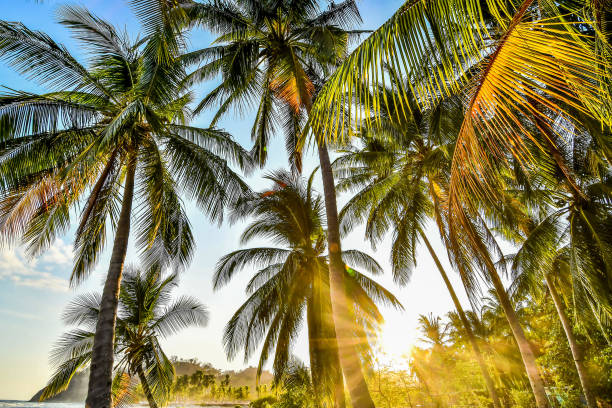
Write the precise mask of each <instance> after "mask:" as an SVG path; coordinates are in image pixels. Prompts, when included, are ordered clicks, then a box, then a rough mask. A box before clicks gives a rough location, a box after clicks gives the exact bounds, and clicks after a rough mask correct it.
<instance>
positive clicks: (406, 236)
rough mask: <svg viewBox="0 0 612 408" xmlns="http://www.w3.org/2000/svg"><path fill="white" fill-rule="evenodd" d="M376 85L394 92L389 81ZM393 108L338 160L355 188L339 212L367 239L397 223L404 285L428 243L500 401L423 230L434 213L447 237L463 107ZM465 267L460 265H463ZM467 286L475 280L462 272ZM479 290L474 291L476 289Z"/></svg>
mask: <svg viewBox="0 0 612 408" xmlns="http://www.w3.org/2000/svg"><path fill="white" fill-rule="evenodd" d="M378 92H380V93H385V94H387V97H388V98H392V89H391V88H382V89H379V90H378ZM391 114H392V110H390V111H387V110H385V109H382V110H381V115H380V116H381V117H379V118H377V119H376V120H377V121H378V122H379V123H380V126H377V127H375V128H373V129H368V128H367V127H365V126H364V127H363V128H362V129H361V135H360V138H359V140H358V145H359V146H355V147H354V148H352V149H348V150H345V151H344V153H343V154H342V155H341V156H340V157H339V158H338V159H337V160H336V161H335V162H334V170H335V172H336V176H337V178H338V180H339V181H338V186H337V188H338V190H339V191H355V192H356V193H355V195H354V196H353V197H352V198H351V199H350V200H349V201H348V202H347V204H346V205H345V207H344V208H343V209H342V210H341V212H340V218H341V230H342V231H343V232H345V233H346V232H349V231H351V230H352V229H353V228H354V227H355V226H356V225H357V224H358V223H360V222H364V223H365V225H366V228H365V235H366V238H368V240H369V241H370V242H371V243H372V245H373V246H376V244H377V243H379V242H380V241H381V240H382V238H383V237H384V236H385V235H386V234H387V233H388V232H389V231H390V230H391V231H393V234H392V244H391V254H390V255H391V256H390V262H391V265H392V268H393V275H394V278H395V280H396V282H398V283H399V284H402V285H405V284H407V283H408V281H409V278H410V275H411V273H412V270H413V268H414V266H415V265H416V259H417V256H416V251H417V247H418V244H419V243H420V242H423V243H424V244H425V247H426V248H427V250H428V251H429V254H430V255H431V257H432V259H433V260H434V262H435V264H436V267H437V269H438V271H439V273H440V275H441V277H442V279H443V281H444V283H445V285H446V288H447V290H448V292H449V294H450V296H451V299H452V300H453V304H454V306H455V309H456V310H457V313H458V316H459V318H460V320H461V322H462V324H463V326H464V330H465V333H466V336H467V338H468V339H469V342H470V345H471V347H472V349H473V350H474V353H475V356H476V360H477V361H478V364H479V366H480V370H481V372H482V374H483V378H484V380H485V384H486V386H487V389H488V391H489V395H490V397H491V400H492V402H493V404H494V406H496V407H500V406H501V404H500V401H499V398H498V396H497V392H496V390H495V386H494V383H493V381H492V379H491V377H490V375H489V371H488V368H487V365H486V363H485V361H484V359H483V357H482V353H481V351H480V347H479V345H478V342H477V341H476V337H475V336H474V335H473V333H472V328H471V325H470V322H469V320H468V318H467V317H466V315H465V313H464V311H463V307H462V306H461V303H460V302H459V298H458V297H457V294H456V292H455V289H454V288H453V286H452V284H451V282H450V280H449V278H448V275H447V273H446V271H445V269H444V267H443V266H442V263H441V262H440V259H439V257H438V255H437V254H436V252H435V251H434V249H433V247H432V245H431V243H430V241H429V238H428V237H427V235H426V234H425V232H424V231H425V228H426V223H427V222H428V221H429V220H433V221H434V222H435V225H436V226H437V227H438V230H439V233H440V236H441V238H442V241H443V242H447V241H448V227H447V224H446V220H445V209H444V205H445V204H444V203H445V200H446V189H447V187H448V171H449V163H450V160H449V157H450V154H452V149H453V143H454V139H455V135H456V133H457V132H458V126H459V125H458V124H459V123H461V120H462V112H461V106H460V103H459V100H458V99H457V98H448V99H446V100H444V101H441V102H440V103H439V105H438V106H436V107H435V108H432V109H431V110H427V111H423V112H421V111H420V110H419V108H418V106H416V104H415V103H414V102H413V103H412V115H411V117H410V119H409V120H405V121H398V122H395V121H393V120H391V118H390V115H391ZM459 266H461V265H459ZM463 277H464V278H465V279H466V281H467V284H468V285H469V286H473V285H474V284H473V283H472V282H471V281H470V277H469V276H466V275H465V274H463ZM472 297H475V295H472Z"/></svg>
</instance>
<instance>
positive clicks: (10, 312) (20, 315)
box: [0, 308, 41, 320]
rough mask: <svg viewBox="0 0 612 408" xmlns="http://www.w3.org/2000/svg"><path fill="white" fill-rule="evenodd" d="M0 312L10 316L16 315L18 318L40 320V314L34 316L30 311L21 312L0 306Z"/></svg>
mask: <svg viewBox="0 0 612 408" xmlns="http://www.w3.org/2000/svg"><path fill="white" fill-rule="evenodd" d="M0 314H3V315H7V316H12V317H18V318H20V319H29V320H41V317H40V316H36V315H34V314H32V313H23V312H18V311H16V310H10V309H3V308H0Z"/></svg>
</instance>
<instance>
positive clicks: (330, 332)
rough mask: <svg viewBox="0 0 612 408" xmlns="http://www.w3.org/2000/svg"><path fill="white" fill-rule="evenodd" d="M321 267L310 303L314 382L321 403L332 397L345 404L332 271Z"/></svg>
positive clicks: (335, 400) (308, 311)
mask: <svg viewBox="0 0 612 408" xmlns="http://www.w3.org/2000/svg"><path fill="white" fill-rule="evenodd" d="M317 269H319V271H317V272H315V274H316V275H315V278H314V280H313V293H312V296H310V297H309V298H308V301H307V305H306V307H307V316H306V319H307V321H308V351H309V353H310V372H311V377H312V383H313V385H314V389H315V392H316V394H317V398H316V400H317V406H320V405H321V403H322V402H323V401H329V398H330V397H331V399H332V400H333V404H334V405H333V406H334V407H337V408H344V407H345V406H346V401H345V397H344V379H343V378H342V369H341V368H340V361H339V358H338V342H337V340H336V331H335V329H334V324H333V320H332V319H331V299H330V293H329V273H328V271H327V270H325V274H323V273H321V271H320V268H317ZM322 275H325V276H322ZM325 277H327V279H325ZM324 405H326V404H324Z"/></svg>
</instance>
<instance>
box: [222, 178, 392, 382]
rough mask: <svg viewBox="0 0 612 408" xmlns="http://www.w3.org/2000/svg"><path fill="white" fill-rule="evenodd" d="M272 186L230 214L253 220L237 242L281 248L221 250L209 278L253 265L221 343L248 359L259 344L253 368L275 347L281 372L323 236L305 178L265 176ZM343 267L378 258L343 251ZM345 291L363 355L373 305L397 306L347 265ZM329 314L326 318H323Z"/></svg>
mask: <svg viewBox="0 0 612 408" xmlns="http://www.w3.org/2000/svg"><path fill="white" fill-rule="evenodd" d="M268 178H269V179H270V180H271V181H272V182H273V183H274V184H273V187H272V188H271V189H270V190H268V191H265V192H263V193H253V194H252V196H251V197H248V198H245V199H244V200H241V201H240V203H239V204H238V205H237V206H236V208H235V210H234V212H233V213H232V217H233V218H234V219H238V218H244V217H247V216H249V215H252V216H254V217H255V219H254V221H253V222H252V224H250V225H249V226H247V228H246V229H245V231H244V233H243V235H242V241H243V243H245V242H248V241H249V240H250V239H253V238H256V237H257V238H265V239H268V240H270V241H272V242H273V243H274V244H276V245H278V246H280V248H279V247H259V248H249V249H241V250H238V251H234V252H232V253H230V254H228V255H225V256H224V257H223V258H221V260H220V261H219V263H218V264H217V268H216V271H215V276H214V278H213V283H214V286H215V287H219V286H221V285H224V284H225V283H227V282H228V281H229V280H230V279H231V278H232V277H233V276H234V275H235V274H236V273H237V272H239V271H240V270H242V269H244V268H247V267H249V266H254V267H255V268H257V272H256V273H255V274H254V275H253V277H252V278H251V280H250V281H249V283H248V285H247V294H248V295H249V298H248V299H247V301H246V302H245V303H244V304H243V305H242V306H241V307H240V308H239V309H238V311H237V312H236V313H235V314H234V316H233V317H232V319H231V320H230V322H229V323H228V325H227V327H226V330H225V336H224V343H225V347H226V351H227V354H228V356H230V357H234V356H235V355H236V354H237V353H238V352H240V350H244V358H245V360H248V359H249V358H250V356H251V355H252V354H253V352H255V350H257V349H258V347H259V346H260V345H261V344H262V341H263V349H262V352H261V355H260V360H259V370H261V369H262V367H263V365H264V364H265V363H266V361H267V360H268V357H269V355H270V354H271V353H273V352H274V368H275V373H276V374H277V376H282V374H283V372H284V370H285V369H286V367H287V364H288V363H289V361H290V360H289V359H290V351H291V346H292V344H293V342H294V340H295V339H296V337H297V336H298V335H299V332H300V327H301V324H302V319H303V316H304V311H305V309H306V306H307V302H308V299H309V298H311V297H312V296H313V292H314V291H315V290H316V285H317V284H316V283H315V282H317V275H318V274H323V275H325V276H326V275H327V273H328V264H327V262H328V261H327V255H326V253H325V252H326V245H325V243H326V237H325V230H324V223H323V219H324V216H323V213H322V212H323V211H322V203H321V198H320V197H319V196H318V195H316V194H315V193H314V192H313V189H312V180H313V176H312V175H311V177H310V179H309V180H308V182H307V183H304V182H302V181H301V180H300V178H299V177H298V176H296V175H294V174H292V173H288V172H284V171H282V172H275V173H272V174H270V175H269V176H268ZM342 256H343V259H344V260H345V262H346V263H347V264H349V265H353V266H354V267H359V268H363V269H365V270H366V271H368V272H370V273H373V274H379V273H381V272H382V269H381V267H380V266H379V265H378V263H377V262H376V261H375V260H374V259H372V258H371V257H370V256H368V255H367V254H365V253H362V252H360V251H355V250H348V251H344V252H343V254H342ZM345 277H346V286H345V288H346V291H347V292H348V294H349V298H350V299H353V302H354V303H353V318H354V320H355V323H354V326H353V327H354V330H355V337H356V338H357V339H359V340H358V343H359V344H356V346H357V347H359V348H360V349H361V351H362V352H363V353H364V357H368V356H369V353H370V342H371V341H372V340H373V339H372V336H373V335H374V334H375V331H376V328H377V327H378V325H379V324H380V323H382V321H383V319H382V314H381V313H380V311H379V309H378V306H377V304H387V305H390V306H393V307H396V308H401V307H402V306H401V304H400V303H399V301H398V300H397V299H396V298H395V296H393V295H392V294H391V293H390V292H389V291H387V290H386V289H385V288H383V287H382V286H380V285H379V284H377V283H376V282H375V281H373V280H371V279H370V278H368V277H366V276H365V275H364V274H362V273H361V272H359V271H356V270H355V269H353V268H351V267H347V269H346V275H345ZM326 318H327V319H329V318H330V316H327V317H326Z"/></svg>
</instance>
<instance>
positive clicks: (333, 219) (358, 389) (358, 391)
mask: <svg viewBox="0 0 612 408" xmlns="http://www.w3.org/2000/svg"><path fill="white" fill-rule="evenodd" d="M317 147H318V153H319V162H320V166H321V176H322V179H323V193H324V197H325V213H326V215H327V243H328V250H329V286H330V292H331V305H332V317H333V321H334V325H335V327H336V334H337V338H338V356H339V358H340V365H341V366H342V372H343V373H344V379H345V380H346V385H347V387H348V390H349V395H350V397H351V403H352V406H353V408H373V407H374V402H373V401H372V397H371V396H370V392H369V390H368V385H367V383H366V380H365V376H364V374H363V371H362V369H361V361H360V360H359V356H358V354H357V350H356V349H355V339H354V338H353V336H350V333H352V324H353V322H352V321H351V318H350V316H351V313H350V312H349V302H348V300H347V296H346V290H345V284H344V273H345V265H344V261H343V260H342V255H341V246H340V224H339V222H338V206H337V204H336V186H335V185H334V175H333V172H332V167H331V162H330V160H329V153H328V152H327V147H326V146H325V145H324V144H323V142H322V141H320V140H317ZM347 336H350V337H347Z"/></svg>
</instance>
